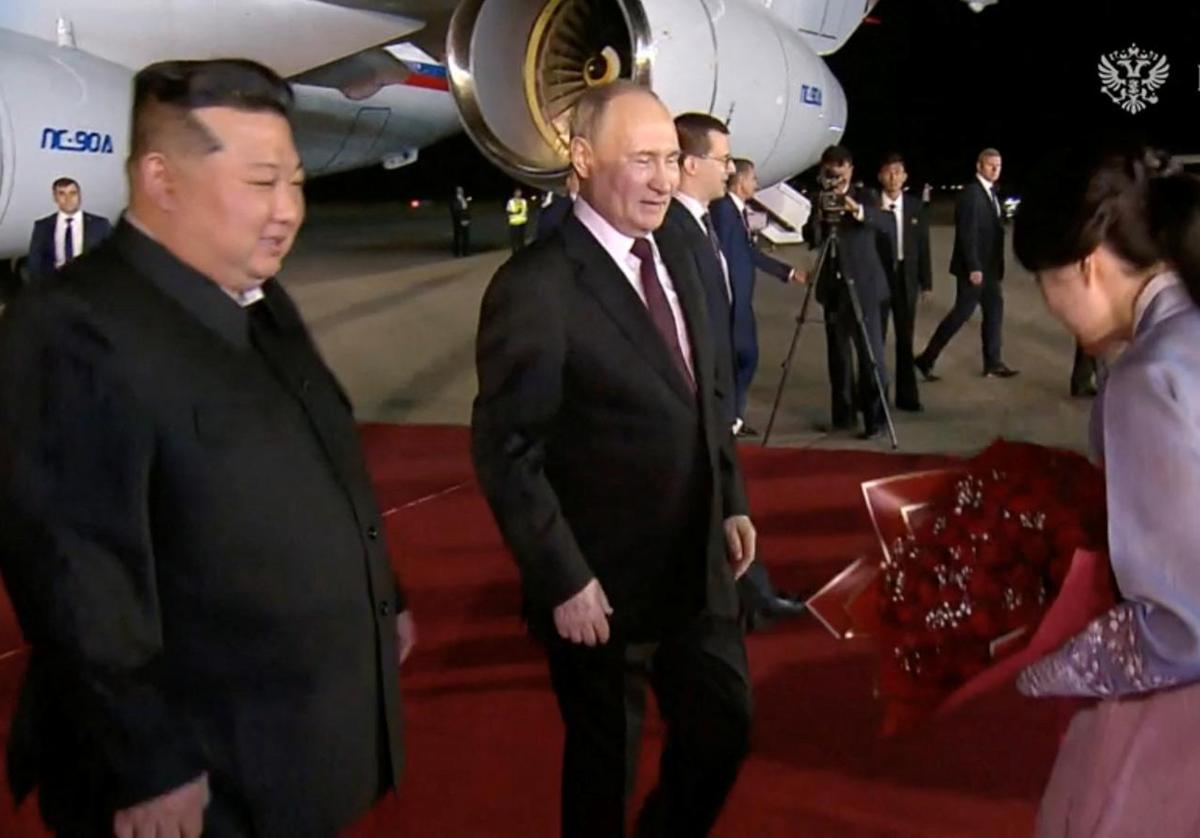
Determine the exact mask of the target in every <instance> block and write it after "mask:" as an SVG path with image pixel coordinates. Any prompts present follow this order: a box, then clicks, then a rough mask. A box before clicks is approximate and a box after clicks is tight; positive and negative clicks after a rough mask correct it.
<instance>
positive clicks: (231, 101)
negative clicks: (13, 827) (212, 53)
mask: <svg viewBox="0 0 1200 838" xmlns="http://www.w3.org/2000/svg"><path fill="white" fill-rule="evenodd" d="M293 102H294V98H293V95H292V89H291V87H289V86H288V83H287V82H285V81H284V80H283V79H282V78H280V77H279V76H278V75H277V74H276V73H275V72H274V71H273V70H271V69H270V68H268V67H264V66H263V65H262V64H259V63H257V62H254V61H249V60H246V59H241V58H219V59H213V60H209V61H159V62H157V63H155V64H150V65H149V66H146V67H143V68H142V69H141V70H139V71H138V74H137V75H136V76H134V78H133V126H132V130H131V132H130V150H129V156H130V159H132V160H136V159H138V158H139V157H142V156H143V155H145V154H146V153H147V152H149V151H152V150H155V148H156V147H157V146H159V145H160V143H161V142H162V140H163V136H164V135H165V134H166V133H167V132H169V131H175V132H176V134H177V136H179V137H182V138H183V139H184V141H185V142H186V143H187V144H188V146H189V148H190V149H193V150H196V151H198V152H201V153H208V152H212V151H217V150H219V149H220V147H221V145H220V142H219V141H218V140H217V138H216V137H214V136H212V134H211V133H210V132H209V131H208V129H206V128H205V127H204V125H203V124H202V123H200V122H199V121H198V120H197V119H196V118H195V117H194V116H192V111H194V110H197V109H199V108H216V107H225V108H236V109H237V110H240V111H247V112H252V113H263V112H270V113H277V114H279V115H280V116H282V117H284V118H285V119H286V118H287V117H288V116H289V115H290V113H291V109H292V104H293Z"/></svg>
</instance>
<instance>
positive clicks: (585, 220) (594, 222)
mask: <svg viewBox="0 0 1200 838" xmlns="http://www.w3.org/2000/svg"><path fill="white" fill-rule="evenodd" d="M572 212H574V213H575V217H576V218H578V219H579V223H580V224H582V225H583V226H584V227H586V228H587V229H588V232H590V233H591V234H592V235H593V236H595V238H596V241H598V242H599V243H600V246H601V247H603V248H604V250H605V252H607V253H608V255H609V256H611V257H612V260H613V261H614V262H616V263H617V267H622V266H623V265H624V264H625V260H626V259H627V258H628V256H629V254H630V252H631V251H632V250H633V242H634V239H633V237H632V236H627V235H625V234H624V233H622V232H621V231H620V230H618V229H617V228H616V227H614V226H612V224H610V223H609V222H608V219H606V218H605V217H604V216H602V215H601V214H600V213H598V212H596V209H595V208H594V207H593V206H592V205H591V204H589V203H588V202H587V199H586V198H584V197H583V196H582V195H580V196H579V197H578V198H576V199H575V205H574V206H573V207H572ZM646 238H647V239H649V240H650V246H651V247H653V248H654V255H655V257H656V258H657V257H658V243H657V242H655V241H654V235H653V234H651V235H648V236H646ZM622 270H624V268H622Z"/></svg>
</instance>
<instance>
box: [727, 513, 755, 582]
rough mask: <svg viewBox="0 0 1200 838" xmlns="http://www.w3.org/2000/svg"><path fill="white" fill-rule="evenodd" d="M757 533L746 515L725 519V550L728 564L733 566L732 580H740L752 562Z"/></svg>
mask: <svg viewBox="0 0 1200 838" xmlns="http://www.w3.org/2000/svg"><path fill="white" fill-rule="evenodd" d="M757 541H758V533H757V532H755V531H754V524H752V523H751V522H750V517H749V516H748V515H734V516H732V517H730V518H726V519H725V549H726V555H727V556H728V557H729V563H730V564H731V565H733V578H734V579H740V578H741V577H742V574H743V573H745V572H746V570H747V569H748V568H749V567H750V563H751V562H753V561H754V550H755V544H756V543H757Z"/></svg>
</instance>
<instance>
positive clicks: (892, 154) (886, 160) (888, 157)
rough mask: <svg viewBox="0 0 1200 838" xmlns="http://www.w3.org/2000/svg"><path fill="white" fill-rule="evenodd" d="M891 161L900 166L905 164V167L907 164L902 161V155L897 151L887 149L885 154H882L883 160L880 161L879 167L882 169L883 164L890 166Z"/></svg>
mask: <svg viewBox="0 0 1200 838" xmlns="http://www.w3.org/2000/svg"><path fill="white" fill-rule="evenodd" d="M893 163H899V164H900V165H901V166H905V168H907V165H906V164H905V162H904V155H903V154H901V153H900V152H898V151H889V152H888V153H887V154H885V155H883V160H881V161H880V163H879V168H881V169H882V168H883V167H884V166H890V165H892V164H893Z"/></svg>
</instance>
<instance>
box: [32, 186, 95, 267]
mask: <svg viewBox="0 0 1200 838" xmlns="http://www.w3.org/2000/svg"><path fill="white" fill-rule="evenodd" d="M51 192H52V193H53V194H54V203H55V204H57V205H58V212H56V213H53V214H52V215H47V216H46V217H45V218H39V219H38V220H37V221H35V222H34V223H33V235H32V236H30V238H29V265H28V268H29V276H30V279H32V280H35V281H36V280H42V279H46V278H48V277H50V276H52V275H53V274H54V272H55V271H56V270H58V269H59V268H61V267H62V266H63V265H65V264H67V263H68V262H70V261H71V260H72V259H75V258H78V257H79V256H80V255H81V254H82V253H84V251H87V250H91V249H92V248H93V247H95V246H96V245H98V244H100V242H102V241H104V238H105V237H106V236H107V235H108V234H109V233H110V232H112V225H110V224H109V223H108V219H107V218H105V217H104V216H102V215H92V214H91V213H90V212H84V211H83V210H82V209H80V206H79V205H80V202H81V200H82V195H81V194H80V191H79V184H78V183H77V182H76V181H74V180H72V179H71V178H69V177H60V178H59V179H58V180H56V181H54V184H53V185H52V186H51Z"/></svg>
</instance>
